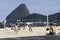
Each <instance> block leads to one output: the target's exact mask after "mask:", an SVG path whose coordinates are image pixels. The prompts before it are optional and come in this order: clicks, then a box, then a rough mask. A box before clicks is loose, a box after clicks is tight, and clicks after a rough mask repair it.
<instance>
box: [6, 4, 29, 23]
mask: <svg viewBox="0 0 60 40" xmlns="http://www.w3.org/2000/svg"><path fill="white" fill-rule="evenodd" d="M29 14H30V13H29V10H28V9H27V7H26V5H25V4H21V5H19V6H18V7H17V8H16V9H15V10H13V11H12V12H11V13H10V14H9V15H8V16H7V17H6V20H7V23H15V22H16V21H17V20H21V19H22V18H24V17H25V16H27V15H29Z"/></svg>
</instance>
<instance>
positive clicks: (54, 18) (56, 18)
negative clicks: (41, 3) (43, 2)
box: [49, 12, 60, 25]
mask: <svg viewBox="0 0 60 40" xmlns="http://www.w3.org/2000/svg"><path fill="white" fill-rule="evenodd" d="M49 22H53V23H56V24H55V25H60V12H59V13H55V14H51V15H49Z"/></svg>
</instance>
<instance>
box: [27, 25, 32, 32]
mask: <svg viewBox="0 0 60 40" xmlns="http://www.w3.org/2000/svg"><path fill="white" fill-rule="evenodd" d="M28 27H29V31H30V32H33V31H32V28H31V27H32V25H31V24H29V25H28Z"/></svg>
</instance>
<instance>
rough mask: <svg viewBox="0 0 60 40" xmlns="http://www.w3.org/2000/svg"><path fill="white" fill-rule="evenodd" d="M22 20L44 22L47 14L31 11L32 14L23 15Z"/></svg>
mask: <svg viewBox="0 0 60 40" xmlns="http://www.w3.org/2000/svg"><path fill="white" fill-rule="evenodd" d="M23 21H25V22H38V21H41V22H46V21H47V16H45V15H41V14H37V13H33V14H30V15H28V16H26V17H24V19H23Z"/></svg>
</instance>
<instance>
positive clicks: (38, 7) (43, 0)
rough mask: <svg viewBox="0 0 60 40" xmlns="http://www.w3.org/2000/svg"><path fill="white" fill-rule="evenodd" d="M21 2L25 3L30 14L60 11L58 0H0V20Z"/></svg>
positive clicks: (59, 0) (59, 1)
mask: <svg viewBox="0 0 60 40" xmlns="http://www.w3.org/2000/svg"><path fill="white" fill-rule="evenodd" d="M22 3H25V4H26V6H27V8H28V9H29V12H30V13H31V14H32V13H38V14H44V15H47V14H48V15H49V14H53V13H56V12H60V0H0V22H1V21H3V20H4V18H6V16H7V15H9V14H10V13H11V12H12V11H13V10H14V9H15V8H16V7H18V6H19V5H20V4H22Z"/></svg>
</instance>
